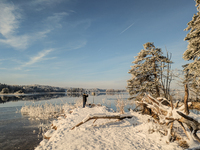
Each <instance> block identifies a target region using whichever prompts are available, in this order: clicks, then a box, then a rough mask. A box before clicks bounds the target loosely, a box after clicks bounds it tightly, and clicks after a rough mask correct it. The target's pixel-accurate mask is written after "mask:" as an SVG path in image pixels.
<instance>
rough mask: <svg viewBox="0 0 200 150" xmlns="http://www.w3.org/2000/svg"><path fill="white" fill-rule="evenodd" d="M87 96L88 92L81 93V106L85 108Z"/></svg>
mask: <svg viewBox="0 0 200 150" xmlns="http://www.w3.org/2000/svg"><path fill="white" fill-rule="evenodd" d="M87 97H88V94H85V93H84V94H83V108H85V105H86V102H87Z"/></svg>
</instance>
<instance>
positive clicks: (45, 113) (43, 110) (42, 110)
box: [21, 103, 62, 119]
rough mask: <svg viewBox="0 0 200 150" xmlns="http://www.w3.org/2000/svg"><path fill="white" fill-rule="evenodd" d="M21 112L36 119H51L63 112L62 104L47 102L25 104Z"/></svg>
mask: <svg viewBox="0 0 200 150" xmlns="http://www.w3.org/2000/svg"><path fill="white" fill-rule="evenodd" d="M21 113H22V114H23V115H28V116H30V117H31V118H35V119H49V118H54V117H57V116H58V114H60V113H62V106H61V105H53V104H47V103H45V104H44V105H30V106H26V105H25V106H23V107H22V108H21Z"/></svg>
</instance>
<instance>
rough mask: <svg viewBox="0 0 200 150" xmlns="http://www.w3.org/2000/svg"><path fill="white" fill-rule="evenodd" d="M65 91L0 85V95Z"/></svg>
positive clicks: (46, 87)
mask: <svg viewBox="0 0 200 150" xmlns="http://www.w3.org/2000/svg"><path fill="white" fill-rule="evenodd" d="M65 91H66V89H64V88H60V87H52V86H47V85H7V84H1V83H0V93H1V94H8V93H16V94H23V93H40V92H65Z"/></svg>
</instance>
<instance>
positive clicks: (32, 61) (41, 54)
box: [15, 49, 55, 70]
mask: <svg viewBox="0 0 200 150" xmlns="http://www.w3.org/2000/svg"><path fill="white" fill-rule="evenodd" d="M52 51H54V50H53V49H48V50H43V51H40V52H39V53H38V54H37V55H36V56H33V57H31V58H30V60H29V61H28V62H25V63H24V64H23V65H21V66H20V67H18V68H15V69H16V70H21V69H22V68H24V67H27V66H30V65H33V64H35V63H38V62H41V61H44V60H48V59H50V58H45V56H47V55H48V54H49V53H50V52H52ZM54 58H55V57H54Z"/></svg>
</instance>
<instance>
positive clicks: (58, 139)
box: [36, 106, 183, 150]
mask: <svg viewBox="0 0 200 150" xmlns="http://www.w3.org/2000/svg"><path fill="white" fill-rule="evenodd" d="M93 114H97V115H102V114H103V115H117V113H114V112H111V111H110V110H109V109H108V108H106V107H105V106H96V107H93V108H89V107H86V108H80V107H79V108H73V109H72V108H70V107H67V106H66V107H65V112H64V114H63V116H62V117H59V118H58V119H57V120H54V121H53V123H52V127H51V129H50V130H48V131H47V132H46V133H45V134H44V136H45V138H46V139H44V140H43V141H41V142H40V144H39V145H38V146H37V147H36V150H94V149H95V150H134V149H137V150H158V149H159V150H160V149H163V150H173V149H174V150H175V149H176V150H179V149H183V148H181V147H180V146H178V143H176V142H172V143H168V142H166V141H167V138H166V137H165V136H163V137H161V135H160V134H159V133H158V132H153V133H150V130H151V129H152V128H153V126H155V124H154V123H153V122H148V119H149V118H150V117H149V116H147V115H142V114H139V113H137V112H129V113H128V114H127V115H133V117H132V118H131V119H127V118H126V119H123V120H121V121H116V120H115V119H110V120H109V119H98V120H97V121H96V122H94V120H90V121H88V122H86V123H84V124H82V125H81V126H79V127H76V128H75V129H74V130H71V128H72V127H74V126H75V125H77V124H78V123H80V122H81V121H84V120H85V118H87V116H88V115H93ZM93 122H94V123H93Z"/></svg>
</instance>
